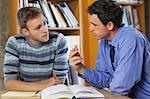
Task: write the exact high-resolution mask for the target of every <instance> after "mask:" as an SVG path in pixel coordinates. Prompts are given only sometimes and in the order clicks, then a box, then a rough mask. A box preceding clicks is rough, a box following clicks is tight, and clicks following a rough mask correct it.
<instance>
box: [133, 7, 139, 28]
mask: <svg viewBox="0 0 150 99" xmlns="http://www.w3.org/2000/svg"><path fill="white" fill-rule="evenodd" d="M133 20H134V27H135V28H137V29H140V23H139V17H138V12H137V9H135V8H134V9H133Z"/></svg>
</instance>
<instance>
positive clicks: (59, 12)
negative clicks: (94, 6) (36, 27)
mask: <svg viewBox="0 0 150 99" xmlns="http://www.w3.org/2000/svg"><path fill="white" fill-rule="evenodd" d="M19 3H20V8H22V7H27V6H34V7H38V8H41V9H42V11H43V12H44V16H45V17H46V19H47V24H48V26H49V27H62V28H66V27H72V28H74V27H78V25H79V23H78V21H77V19H76V17H75V16H74V14H73V13H72V11H71V9H70V7H69V6H68V4H67V3H66V2H62V3H59V4H53V3H51V2H50V1H46V0H29V1H28V0H20V1H19Z"/></svg>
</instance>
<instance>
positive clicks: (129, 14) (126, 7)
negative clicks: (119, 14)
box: [123, 6, 134, 27]
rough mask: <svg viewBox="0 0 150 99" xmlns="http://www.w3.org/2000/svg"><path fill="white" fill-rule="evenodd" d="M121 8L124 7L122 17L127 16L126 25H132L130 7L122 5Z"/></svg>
mask: <svg viewBox="0 0 150 99" xmlns="http://www.w3.org/2000/svg"><path fill="white" fill-rule="evenodd" d="M123 9H125V10H124V15H123V17H126V18H127V22H128V26H130V27H134V22H133V14H132V7H131V6H123ZM125 24H126V23H125Z"/></svg>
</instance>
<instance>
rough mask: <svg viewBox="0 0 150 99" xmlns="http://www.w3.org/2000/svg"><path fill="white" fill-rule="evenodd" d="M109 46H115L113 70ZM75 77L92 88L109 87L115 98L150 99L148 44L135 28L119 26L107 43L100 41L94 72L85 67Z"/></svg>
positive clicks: (149, 56)
mask: <svg viewBox="0 0 150 99" xmlns="http://www.w3.org/2000/svg"><path fill="white" fill-rule="evenodd" d="M110 44H111V45H112V46H114V47H115V57H114V63H113V66H114V68H113V66H112V63H111V59H110ZM79 76H80V77H82V78H83V79H85V80H87V81H88V82H89V83H90V84H91V85H93V86H95V87H98V88H105V87H107V88H110V90H111V91H112V93H114V94H116V95H128V94H131V95H132V97H135V98H137V97H138V98H143V99H146V98H148V97H149V98H150V43H149V41H148V40H147V38H146V37H145V36H144V35H143V34H142V33H141V32H139V31H137V30H136V29H134V28H130V27H120V28H119V29H118V31H117V33H116V35H115V37H114V38H113V40H112V41H111V42H109V41H108V40H106V39H102V40H101V41H100V44H99V50H98V55H97V59H96V69H95V70H91V69H88V68H85V73H84V74H83V75H81V74H79Z"/></svg>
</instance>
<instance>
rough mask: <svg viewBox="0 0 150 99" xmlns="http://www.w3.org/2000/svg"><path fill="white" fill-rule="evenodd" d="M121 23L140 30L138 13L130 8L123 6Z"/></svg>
mask: <svg viewBox="0 0 150 99" xmlns="http://www.w3.org/2000/svg"><path fill="white" fill-rule="evenodd" d="M123 23H124V24H125V26H130V27H134V28H137V29H140V22H139V15H138V11H137V9H135V8H132V6H130V5H127V6H123Z"/></svg>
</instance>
